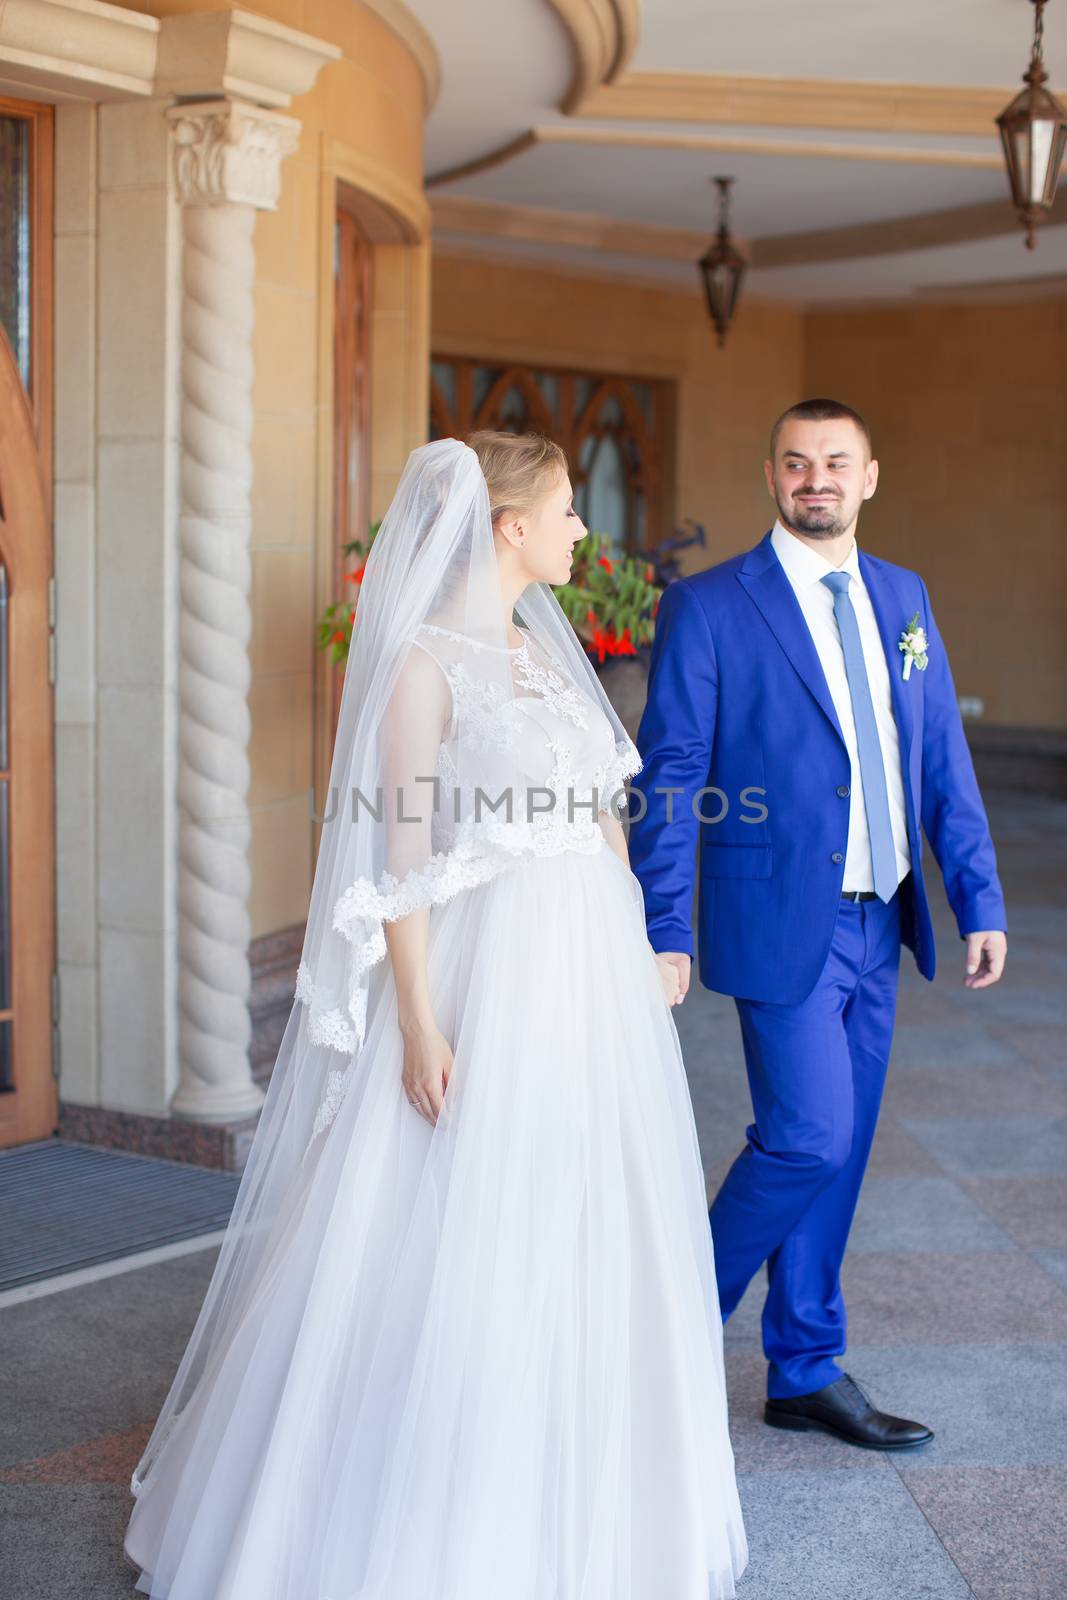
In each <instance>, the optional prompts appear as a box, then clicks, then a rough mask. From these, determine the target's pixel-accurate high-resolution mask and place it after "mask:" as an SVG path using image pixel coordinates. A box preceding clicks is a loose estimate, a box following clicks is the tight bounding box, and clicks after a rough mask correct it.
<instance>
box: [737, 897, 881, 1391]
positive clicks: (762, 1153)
mask: <svg viewBox="0 0 1067 1600" xmlns="http://www.w3.org/2000/svg"><path fill="white" fill-rule="evenodd" d="M906 888H907V884H906V882H905V884H903V885H901V886H900V887H898V889H897V891H896V893H895V894H894V895H893V897H892V898H891V899H890V900H889V902H888V903H884V902H883V901H881V900H865V901H864V900H861V901H850V900H844V899H842V900H841V901H840V902H839V909H838V911H837V914H836V918H835V923H834V930H833V938H832V940H831V945H830V950H829V953H828V955H827V958H826V961H825V964H824V966H823V969H822V972H821V974H820V976H819V979H818V981H817V982H816V984H815V987H814V989H813V990H812V992H811V993H810V994H809V995H808V996H807V997H806V999H804V1000H802V1001H800V1002H799V1003H797V1004H794V1005H776V1004H773V1003H770V1002H768V1001H763V1000H746V999H742V998H735V1004H736V1006H737V1011H738V1016H739V1018H740V1022H741V1033H742V1037H743V1040H744V1049H745V1065H746V1067H747V1070H748V1081H749V1088H750V1091H751V1095H752V1110H753V1115H754V1119H755V1120H754V1121H753V1122H752V1124H751V1125H750V1126H749V1128H748V1129H747V1130H746V1132H747V1140H748V1142H747V1144H746V1145H745V1148H744V1149H743V1150H742V1152H741V1154H740V1155H739V1156H738V1157H737V1159H736V1160H735V1161H734V1163H733V1165H732V1166H731V1168H730V1170H729V1172H728V1173H727V1175H726V1178H725V1180H724V1182H723V1184H722V1187H721V1188H720V1190H719V1192H718V1194H717V1195H716V1197H715V1200H714V1202H713V1204H712V1206H711V1208H710V1210H709V1213H708V1216H709V1219H710V1222H711V1231H712V1240H713V1244H714V1251H715V1268H716V1277H717V1281H718V1289H719V1302H720V1310H721V1313H722V1318H723V1321H724V1322H725V1321H726V1320H727V1318H728V1317H729V1316H730V1314H731V1313H732V1312H733V1311H734V1309H735V1308H736V1306H737V1304H738V1302H739V1301H740V1299H741V1297H742V1295H743V1294H744V1292H745V1290H746V1288H747V1287H748V1285H749V1283H750V1282H751V1280H752V1278H753V1277H754V1276H755V1274H756V1273H757V1272H758V1270H759V1268H760V1266H761V1265H762V1264H763V1263H764V1262H766V1264H767V1297H766V1301H765V1304H764V1308H763V1349H764V1353H765V1355H766V1357H767V1361H768V1363H769V1367H768V1373H767V1393H768V1395H769V1396H771V1397H772V1398H782V1397H786V1396H792V1395H800V1394H810V1393H812V1392H813V1391H814V1390H816V1389H821V1388H823V1387H824V1385H826V1384H828V1383H833V1382H834V1381H835V1379H837V1378H839V1377H840V1376H841V1368H840V1366H838V1364H837V1362H836V1361H835V1359H834V1358H835V1356H840V1355H842V1354H843V1353H844V1351H845V1345H846V1316H845V1302H844V1297H843V1295H842V1292H841V1276H840V1275H841V1263H842V1260H843V1258H844V1254H845V1244H846V1242H847V1239H848V1233H849V1228H850V1227H851V1225H852V1218H853V1214H854V1212H855V1209H856V1201H857V1199H858V1197H859V1192H860V1185H861V1183H862V1181H863V1174H864V1171H865V1170H866V1166H867V1157H868V1155H869V1154H870V1149H871V1143H872V1141H873V1138H874V1130H875V1125H876V1123H877V1120H878V1111H879V1107H880V1105H881V1101H882V1090H883V1087H884V1084H885V1075H886V1069H887V1067H888V1064H889V1051H890V1046H891V1043H892V1037H893V1021H894V1015H895V1011H896V997H897V979H898V975H899V970H900V947H901V896H902V893H903V892H905V891H906Z"/></svg>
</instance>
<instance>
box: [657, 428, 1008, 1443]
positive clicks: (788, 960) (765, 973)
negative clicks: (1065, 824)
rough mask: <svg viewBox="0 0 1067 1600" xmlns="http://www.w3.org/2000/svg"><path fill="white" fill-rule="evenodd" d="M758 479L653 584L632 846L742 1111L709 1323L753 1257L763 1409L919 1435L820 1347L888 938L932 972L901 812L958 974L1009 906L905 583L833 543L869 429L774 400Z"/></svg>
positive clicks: (791, 1424)
mask: <svg viewBox="0 0 1067 1600" xmlns="http://www.w3.org/2000/svg"><path fill="white" fill-rule="evenodd" d="M765 472H766V477H767V487H768V489H769V490H770V493H771V496H772V498H773V499H774V500H775V502H776V503H777V506H778V520H777V521H776V522H775V525H774V527H773V528H772V529H771V531H770V532H769V533H768V534H766V535H765V536H764V538H763V539H761V540H760V542H759V544H757V545H756V546H755V548H754V549H752V550H749V551H748V552H747V553H746V554H744V555H739V556H733V557H731V559H730V560H728V561H723V562H720V563H719V565H718V566H715V567H711V568H708V569H707V570H705V571H702V572H697V573H695V574H694V575H693V576H691V577H688V578H681V579H678V580H676V581H675V582H673V583H671V584H669V585H668V587H667V588H666V590H665V591H664V594H663V597H662V599H661V601H660V606H659V612H658V615H657V621H656V637H655V643H654V646H653V650H652V660H651V668H650V676H649V691H648V702H647V705H646V707H645V712H644V715H643V717H642V719H641V725H640V728H639V730H638V734H637V743H638V747H639V749H640V752H641V755H642V758H643V760H644V767H643V770H642V771H641V773H640V774H639V775H638V776H637V777H636V778H635V779H634V780H633V784H632V788H631V792H630V810H631V822H630V834H629V850H630V861H631V865H632V867H633V870H634V872H635V873H636V875H637V877H638V879H639V881H640V883H641V887H642V890H643V892H644V900H645V911H646V915H647V919H648V933H649V938H650V940H651V943H652V946H653V948H654V949H655V950H656V951H658V952H660V953H662V954H664V955H665V956H666V957H667V959H668V960H669V961H670V962H672V963H673V964H674V965H675V966H676V967H677V969H678V973H679V978H680V985H679V995H678V999H679V1000H680V999H681V998H682V997H683V996H684V994H685V992H686V990H687V988H688V984H689V975H690V961H691V957H692V953H693V935H692V929H691V918H690V911H691V904H692V896H693V883H694V873H696V877H697V880H698V882H699V912H698V919H697V920H698V923H699V927H700V978H701V981H702V982H703V983H704V984H705V985H706V986H707V987H708V988H709V989H716V990H718V991H719V992H720V993H723V994H729V995H733V996H734V1000H735V1004H736V1006H737V1011H738V1015H739V1018H740V1023H741V1034H742V1039H743V1043H744V1051H745V1064H746V1067H747V1071H748V1081H749V1087H750V1090H751V1094H752V1107H753V1113H754V1121H753V1122H752V1124H751V1126H750V1127H749V1128H748V1129H747V1130H746V1131H747V1143H746V1145H745V1148H744V1149H743V1150H742V1151H741V1153H740V1155H739V1156H738V1157H737V1159H736V1160H735V1161H734V1163H733V1166H732V1167H731V1168H730V1171H729V1173H728V1174H727V1176H726V1179H725V1181H724V1183H723V1185H722V1187H721V1189H720V1190H719V1192H718V1195H717V1196H716V1198H715V1201H714V1204H713V1205H712V1207H711V1210H710V1213H709V1216H710V1221H711V1230H712V1238H713V1243H714V1249H715V1265H716V1273H717V1278H718V1289H719V1300H720V1308H721V1313H722V1317H723V1320H724V1321H725V1320H726V1318H727V1317H729V1316H730V1314H731V1312H732V1311H733V1310H734V1308H735V1307H736V1305H737V1304H738V1302H739V1300H740V1299H741V1297H742V1295H743V1294H744V1292H745V1289H746V1287H747V1285H748V1284H749V1282H750V1280H751V1279H752V1277H753V1276H754V1275H755V1273H756V1272H757V1271H758V1270H759V1268H760V1267H761V1265H762V1264H763V1263H764V1262H766V1264H767V1281H768V1292H767V1298H766V1302H765V1304H764V1309H763V1347H764V1352H765V1354H766V1357H767V1360H768V1362H769V1372H768V1383H767V1396H768V1398H767V1401H766V1407H765V1411H764V1416H765V1419H766V1421H767V1422H769V1423H771V1424H772V1425H773V1426H775V1427H779V1428H795V1429H806V1428H821V1429H824V1430H828V1431H830V1432H832V1433H835V1434H837V1435H839V1436H840V1437H842V1438H844V1439H847V1440H849V1441H850V1442H852V1443H854V1444H857V1445H864V1446H868V1447H873V1448H875V1449H883V1450H895V1449H904V1448H907V1447H910V1446H913V1445H918V1444H923V1443H925V1442H926V1441H927V1440H929V1439H931V1438H932V1437H933V1434H932V1432H931V1430H930V1429H929V1428H927V1427H924V1426H923V1425H922V1424H921V1423H918V1422H911V1421H908V1420H906V1419H903V1418H900V1417H894V1416H890V1415H888V1414H886V1413H884V1412H881V1411H879V1410H877V1409H876V1408H875V1407H874V1406H873V1405H872V1403H871V1402H870V1400H869V1399H868V1397H867V1396H866V1395H865V1394H864V1392H863V1391H862V1390H861V1389H860V1388H859V1386H858V1385H857V1384H856V1383H855V1382H854V1381H853V1379H852V1378H851V1377H850V1376H849V1375H848V1374H847V1373H845V1372H843V1371H842V1369H841V1367H840V1366H839V1365H838V1363H837V1361H836V1360H835V1357H837V1356H840V1355H842V1354H843V1353H844V1350H845V1303H844V1299H843V1297H842V1293H841V1283H840V1270H841V1261H842V1257H843V1256H844V1253H845V1243H846V1240H847V1238H848V1232H849V1227H850V1225H851V1222H852V1216H853V1212H854V1210H855V1206H856V1200H857V1197H858V1195H859V1191H860V1184H861V1183H862V1180H863V1173H864V1169H865V1167H866V1164H867V1156H868V1154H869V1151H870V1148H871V1141H872V1139H873V1137H874V1130H875V1123H876V1122H877V1118H878V1108H879V1104H880V1102H881V1098H882V1087H883V1083H884V1081H885V1074H886V1067H887V1065H888V1061H889V1050H890V1044H891V1042H892V1034H893V1015H894V1009H895V1005H896V993H897V975H898V970H899V966H900V946H901V943H902V942H903V943H904V944H906V945H907V946H908V948H909V949H910V950H911V951H912V952H913V953H914V956H915V960H916V964H917V965H918V968H919V971H920V972H921V973H922V974H923V976H924V977H925V978H928V979H932V978H933V976H934V958H935V951H934V934H933V928H932V925H931V921H930V912H929V908H928V904H927V897H926V889H925V886H924V882H923V861H922V849H923V846H922V839H921V837H920V831H919V830H920V824H921V826H922V829H923V830H924V831H925V834H926V838H927V841H928V842H929V845H930V849H931V850H932V851H933V854H934V856H935V858H936V861H937V864H938V866H939V868H940V870H941V874H942V877H943V878H944V882H945V888H946V891H947V894H948V899H949V902H950V904H951V906H952V910H953V912H954V914H955V917H956V922H957V924H958V926H959V932H960V937H961V938H962V939H963V940H965V941H966V955H965V968H966V975H965V977H964V984H965V985H966V986H967V987H968V988H972V989H980V988H984V987H985V986H987V985H988V984H991V983H995V982H996V981H997V979H998V978H999V977H1000V975H1001V972H1002V970H1003V967H1004V958H1005V954H1006V950H1007V940H1006V938H1005V930H1006V928H1007V918H1006V916H1005V912H1004V898H1003V895H1002V893H1001V887H1000V882H999V880H998V877H997V870H996V858H995V855H994V851H993V845H992V841H991V839H990V836H989V827H988V823H987V821H986V815H985V811H984V808H983V806H982V800H981V796H980V795H979V792H978V785H977V782H976V781H975V775H974V767H973V765H972V762H971V757H970V752H969V750H968V747H967V742H966V739H965V737H964V732H963V726H962V723H961V720H960V713H959V708H958V706H957V702H956V690H955V687H954V685H953V680H952V674H951V671H950V670H949V664H948V658H947V656H946V654H945V647H944V644H943V643H942V640H941V636H940V634H939V633H938V630H937V624H936V622H935V621H934V616H933V612H932V610H931V606H930V597H929V595H928V594H927V590H926V585H925V584H924V582H923V580H922V578H920V577H919V575H918V574H917V573H914V572H910V571H908V569H907V568H906V567H898V566H895V565H894V564H893V563H892V562H889V561H883V560H881V559H880V558H879V557H876V556H871V555H867V554H866V552H863V551H860V550H859V549H858V547H857V545H856V539H855V534H856V523H857V519H858V517H859V512H860V507H861V505H862V503H863V501H864V500H869V499H870V498H871V496H872V495H873V494H874V492H875V488H876V486H877V482H878V463H877V462H876V461H875V460H873V459H872V456H871V440H870V433H869V430H868V428H867V425H866V423H865V422H864V421H863V418H862V417H860V416H859V415H858V414H857V413H856V412H855V411H853V410H851V409H850V408H849V407H848V406H846V405H841V404H839V403H837V402H835V401H832V400H806V401H804V402H802V403H801V404H799V405H795V406H792V407H791V408H790V409H789V410H788V411H787V412H785V414H784V415H783V416H781V417H779V419H778V421H777V422H776V423H775V425H774V428H773V430H772V433H771V441H770V459H769V460H768V461H767V462H766V463H765ZM902 642H903V644H904V646H905V647H904V648H903V649H902V648H901V643H902ZM698 853H699V869H696V866H695V857H696V856H697V854H698Z"/></svg>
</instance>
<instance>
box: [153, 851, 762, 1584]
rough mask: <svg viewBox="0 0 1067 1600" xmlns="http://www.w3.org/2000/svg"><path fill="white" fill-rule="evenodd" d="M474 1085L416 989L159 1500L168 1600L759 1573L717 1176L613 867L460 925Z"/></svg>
mask: <svg viewBox="0 0 1067 1600" xmlns="http://www.w3.org/2000/svg"><path fill="white" fill-rule="evenodd" d="M429 978H430V987H431V994H432V998H433V1003H434V1010H435V1015H436V1018H437V1021H438V1023H439V1025H440V1026H441V1028H442V1030H443V1031H444V1033H445V1034H446V1036H447V1037H448V1038H449V1041H450V1043H451V1044H452V1047H453V1052H454V1066H453V1069H452V1073H451V1077H450V1079H449V1083H448V1087H447V1090H446V1094H445V1102H444V1108H443V1110H442V1113H441V1115H440V1117H439V1119H438V1123H437V1125H436V1127H431V1126H430V1124H429V1123H428V1122H427V1121H425V1120H424V1119H423V1118H422V1117H420V1116H419V1115H418V1113H417V1112H416V1111H415V1110H414V1109H413V1108H412V1107H411V1105H410V1104H409V1103H408V1101H407V1099H406V1097H405V1094H404V1091H403V1087H402V1084H401V1066H402V1044H401V1038H400V1034H399V1031H398V1029H397V1026H396V1011H395V991H394V988H393V981H392V975H391V970H390V967H389V963H388V961H385V962H384V963H382V965H381V966H380V967H378V968H376V969H375V971H374V974H373V977H372V989H371V995H370V1004H369V1008H368V1027H367V1038H366V1043H365V1045H364V1048H363V1050H362V1052H361V1054H360V1055H359V1057H358V1059H357V1071H356V1076H355V1078H354V1080H353V1082H352V1084H351V1086H350V1088H349V1090H348V1092H347V1095H346V1097H345V1099H344V1100H343V1102H342V1104H341V1106H340V1109H339V1111H338V1113H337V1115H336V1118H335V1119H334V1120H333V1122H332V1123H331V1124H330V1126H329V1127H328V1129H327V1130H326V1132H325V1134H323V1135H321V1136H320V1137H318V1138H317V1139H315V1140H314V1141H313V1142H312V1144H311V1145H310V1147H309V1149H308V1153H307V1156H306V1158H305V1159H304V1161H303V1163H302V1165H301V1166H300V1169H299V1182H298V1183H297V1184H296V1185H295V1187H294V1192H293V1197H292V1204H291V1206H289V1207H288V1208H287V1210H286V1213H285V1215H284V1217H282V1218H280V1219H279V1220H278V1221H277V1222H276V1223H275V1229H276V1238H275V1239H272V1240H271V1248H270V1250H269V1252H268V1253H267V1255H266V1256H265V1258H264V1260H265V1262H266V1265H265V1267H264V1269H263V1270H262V1272H261V1274H260V1276H259V1278H258V1280H257V1281H256V1283H255V1285H254V1292H253V1293H251V1294H250V1295H249V1296H248V1300H247V1306H246V1308H245V1310H244V1314H243V1316H242V1318H241V1320H240V1322H239V1324H238V1326H237V1328H236V1331H235V1332H234V1334H233V1336H232V1338H231V1339H230V1341H229V1343H228V1344H227V1347H226V1349H225V1350H224V1351H223V1352H222V1355H221V1358H220V1359H219V1360H218V1361H216V1362H215V1363H214V1364H213V1366H212V1368H211V1370H210V1372H209V1373H207V1374H205V1377H204V1379H203V1380H202V1381H201V1383H200V1384H199V1386H198V1388H197V1390H196V1392H195V1393H194V1395H193V1398H192V1399H191V1401H190V1402H189V1403H188V1404H187V1406H186V1407H185V1409H184V1410H183V1411H182V1412H181V1414H180V1415H179V1416H178V1418H177V1419H176V1426H175V1427H174V1429H173V1431H172V1432H171V1433H170V1435H169V1436H168V1437H167V1439H166V1440H165V1442H164V1445H163V1448H162V1453H161V1454H160V1456H159V1458H158V1460H156V1462H155V1463H154V1465H153V1467H152V1469H151V1472H150V1473H149V1474H148V1476H147V1478H146V1480H145V1482H144V1483H143V1484H142V1485H141V1486H140V1490H139V1493H138V1496H137V1498H136V1500H135V1503H134V1507H133V1514H132V1516H131V1518H130V1522H129V1527H128V1529H127V1532H126V1539H125V1552H126V1555H127V1557H128V1558H129V1559H130V1561H131V1562H133V1563H134V1564H135V1566H136V1568H137V1569H139V1570H140V1571H141V1577H140V1578H139V1579H138V1580H137V1585H136V1587H137V1588H138V1589H139V1590H141V1591H143V1592H145V1593H148V1594H150V1595H151V1596H152V1597H153V1600H156V1597H159V1600H728V1597H730V1596H733V1595H734V1593H735V1581H736V1579H737V1577H738V1576H739V1575H740V1573H741V1572H742V1571H743V1570H744V1567H745V1565H746V1563H747V1559H748V1550H747V1544H746V1539H745V1532H744V1528H743V1523H742V1517H741V1511H740V1506H739V1502H738V1495H737V1488H736V1482H735V1476H734V1461H733V1454H732V1451H731V1446H730V1439H729V1434H728V1431H727V1404H726V1391H725V1383H724V1374H723V1357H722V1323H721V1319H720V1314H719V1307H718V1297H717V1293H716V1286H715V1274H714V1262H713V1256H712V1243H711V1234H710V1230H709V1227H708V1217H707V1205H706V1199H705V1189H704V1178H703V1173H702V1168H701V1160H700V1152H699V1147H698V1143H697V1134H696V1127H695V1124H694V1120H693V1111H692V1105H691V1102H690V1098H689V1091H688V1085H687V1082H686V1077H685V1072H684V1068H683V1065H682V1059H681V1054H680V1050H679V1045H678V1036H677V1033H676V1030H675V1026H674V1021H673V1016H672V1013H671V1008H670V1007H669V1006H668V1005H667V1003H666V1001H665V1000H664V998H663V995H662V992H661V989H660V985H659V979H658V975H657V972H656V967H655V962H654V961H653V959H652V956H651V954H650V951H649V948H648V944H647V941H646V936H645V931H644V922H643V917H642V913H641V908H640V891H639V888H638V886H637V880H636V879H635V878H634V877H633V875H632V874H631V873H630V872H629V871H628V869H627V868H626V867H625V866H624V865H623V863H622V862H621V861H620V860H619V858H618V857H617V856H615V855H614V853H613V852H612V851H611V850H610V849H608V848H607V847H606V846H605V848H604V849H602V850H600V851H597V852H596V853H594V854H589V855H585V854H581V853H578V852H575V851H566V852H564V853H562V854H559V855H555V856H549V857H546V858H540V859H532V860H527V861H524V862H522V863H521V864H516V865H515V867H514V868H512V869H509V870H508V871H506V872H504V873H502V874H501V875H500V876H499V877H497V878H495V879H493V880H492V881H491V882H489V883H487V884H484V885H483V886H482V887H480V888H477V889H472V890H469V891H467V892H464V893H461V894H459V895H458V896H457V897H456V898H455V899H454V900H452V901H449V902H448V903H447V904H445V905H442V906H439V907H435V908H434V909H433V911H432V912H431V916H430V933H429Z"/></svg>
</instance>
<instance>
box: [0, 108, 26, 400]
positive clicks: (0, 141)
mask: <svg viewBox="0 0 1067 1600" xmlns="http://www.w3.org/2000/svg"><path fill="white" fill-rule="evenodd" d="M0 322H2V323H3V327H4V332H5V333H6V334H7V337H8V341H9V343H10V345H11V349H12V351H13V352H14V355H15V360H16V362H17V363H18V369H19V375H20V377H21V378H22V382H23V384H24V386H25V388H26V389H27V390H29V387H30V124H29V123H28V122H27V120H26V119H25V118H24V117H13V116H5V115H0Z"/></svg>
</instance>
